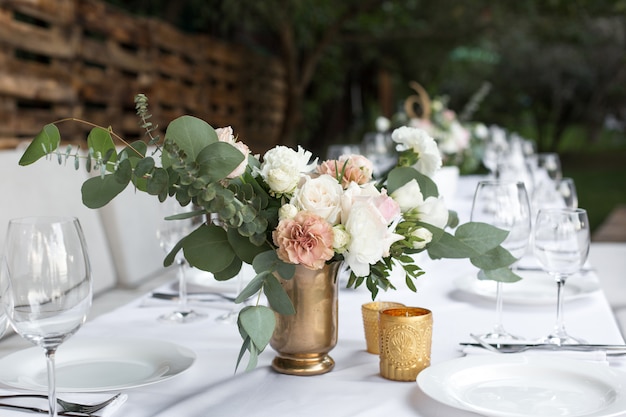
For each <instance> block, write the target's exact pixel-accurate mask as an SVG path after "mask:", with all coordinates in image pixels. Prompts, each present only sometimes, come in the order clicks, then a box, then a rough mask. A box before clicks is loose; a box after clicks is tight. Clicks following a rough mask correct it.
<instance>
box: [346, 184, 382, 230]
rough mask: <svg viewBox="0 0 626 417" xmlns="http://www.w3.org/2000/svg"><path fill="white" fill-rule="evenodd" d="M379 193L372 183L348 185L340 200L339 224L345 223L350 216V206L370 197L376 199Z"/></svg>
mask: <svg viewBox="0 0 626 417" xmlns="http://www.w3.org/2000/svg"><path fill="white" fill-rule="evenodd" d="M379 195H380V191H378V189H377V188H376V186H375V185H374V184H373V183H367V184H363V185H359V184H357V183H355V182H352V183H350V185H349V186H348V188H347V189H346V190H344V192H343V197H342V198H341V222H342V223H346V221H348V217H349V216H350V210H351V209H352V205H353V204H354V203H355V202H356V201H358V200H366V199H368V198H370V197H378V196H379Z"/></svg>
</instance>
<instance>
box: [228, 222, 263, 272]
mask: <svg viewBox="0 0 626 417" xmlns="http://www.w3.org/2000/svg"><path fill="white" fill-rule="evenodd" d="M227 235H228V241H229V242H230V246H231V247H232V248H233V250H234V251H235V253H236V254H237V256H238V257H239V259H241V260H242V261H243V262H245V263H247V264H252V262H253V261H254V258H255V257H256V256H257V255H258V254H260V253H262V252H266V251H271V250H272V248H271V247H270V246H269V244H268V243H266V242H265V243H264V244H263V245H261V246H257V245H255V244H253V243H252V242H250V239H248V238H247V237H245V236H241V235H240V234H239V233H238V232H237V230H236V229H230V228H229V229H228V232H227Z"/></svg>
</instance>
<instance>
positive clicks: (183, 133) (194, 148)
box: [163, 116, 217, 168]
mask: <svg viewBox="0 0 626 417" xmlns="http://www.w3.org/2000/svg"><path fill="white" fill-rule="evenodd" d="M165 139H166V140H171V141H173V142H174V143H176V145H178V147H179V148H180V149H181V150H183V151H184V152H185V153H186V154H187V156H188V157H190V158H191V159H196V157H197V156H198V154H199V153H200V151H201V150H202V149H204V148H206V147H207V146H209V145H210V144H211V143H214V142H217V134H216V133H215V130H214V129H213V128H212V127H211V125H209V124H208V123H207V122H205V121H204V120H202V119H198V118H197V117H193V116H181V117H179V118H177V119H174V120H172V122H170V124H169V125H168V126H167V130H166V132H165ZM163 157H164V158H163V167H164V168H167V167H168V166H169V160H168V159H167V158H166V154H165V153H164V154H163Z"/></svg>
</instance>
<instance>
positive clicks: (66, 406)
mask: <svg viewBox="0 0 626 417" xmlns="http://www.w3.org/2000/svg"><path fill="white" fill-rule="evenodd" d="M120 395H121V393H117V394H115V395H114V396H113V397H111V398H109V399H108V400H106V401H103V402H100V403H97V404H79V403H73V402H70V401H63V400H62V399H60V398H57V403H58V404H59V405H60V406H61V408H63V412H65V413H66V414H65V415H72V414H67V413H78V414H85V415H91V414H93V413H95V412H97V411H100V410H102V409H103V408H104V407H106V406H107V405H109V404H111V403H112V402H113V401H115V400H117V399H118V398H119V396H120ZM26 397H28V398H48V396H47V395H43V394H12V395H0V399H7V398H26ZM3 406H5V407H12V408H18V407H19V408H25V409H29V410H31V411H39V409H37V408H34V407H22V406H18V405H15V406H13V405H3ZM41 411H43V412H45V413H47V412H48V411H46V410H41ZM60 415H62V414H60Z"/></svg>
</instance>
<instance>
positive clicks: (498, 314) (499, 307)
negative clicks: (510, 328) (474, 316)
mask: <svg viewBox="0 0 626 417" xmlns="http://www.w3.org/2000/svg"><path fill="white" fill-rule="evenodd" d="M496 320H497V321H496V324H495V326H494V331H495V333H497V334H503V333H504V326H503V325H502V282H500V281H498V282H497V283H496Z"/></svg>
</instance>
